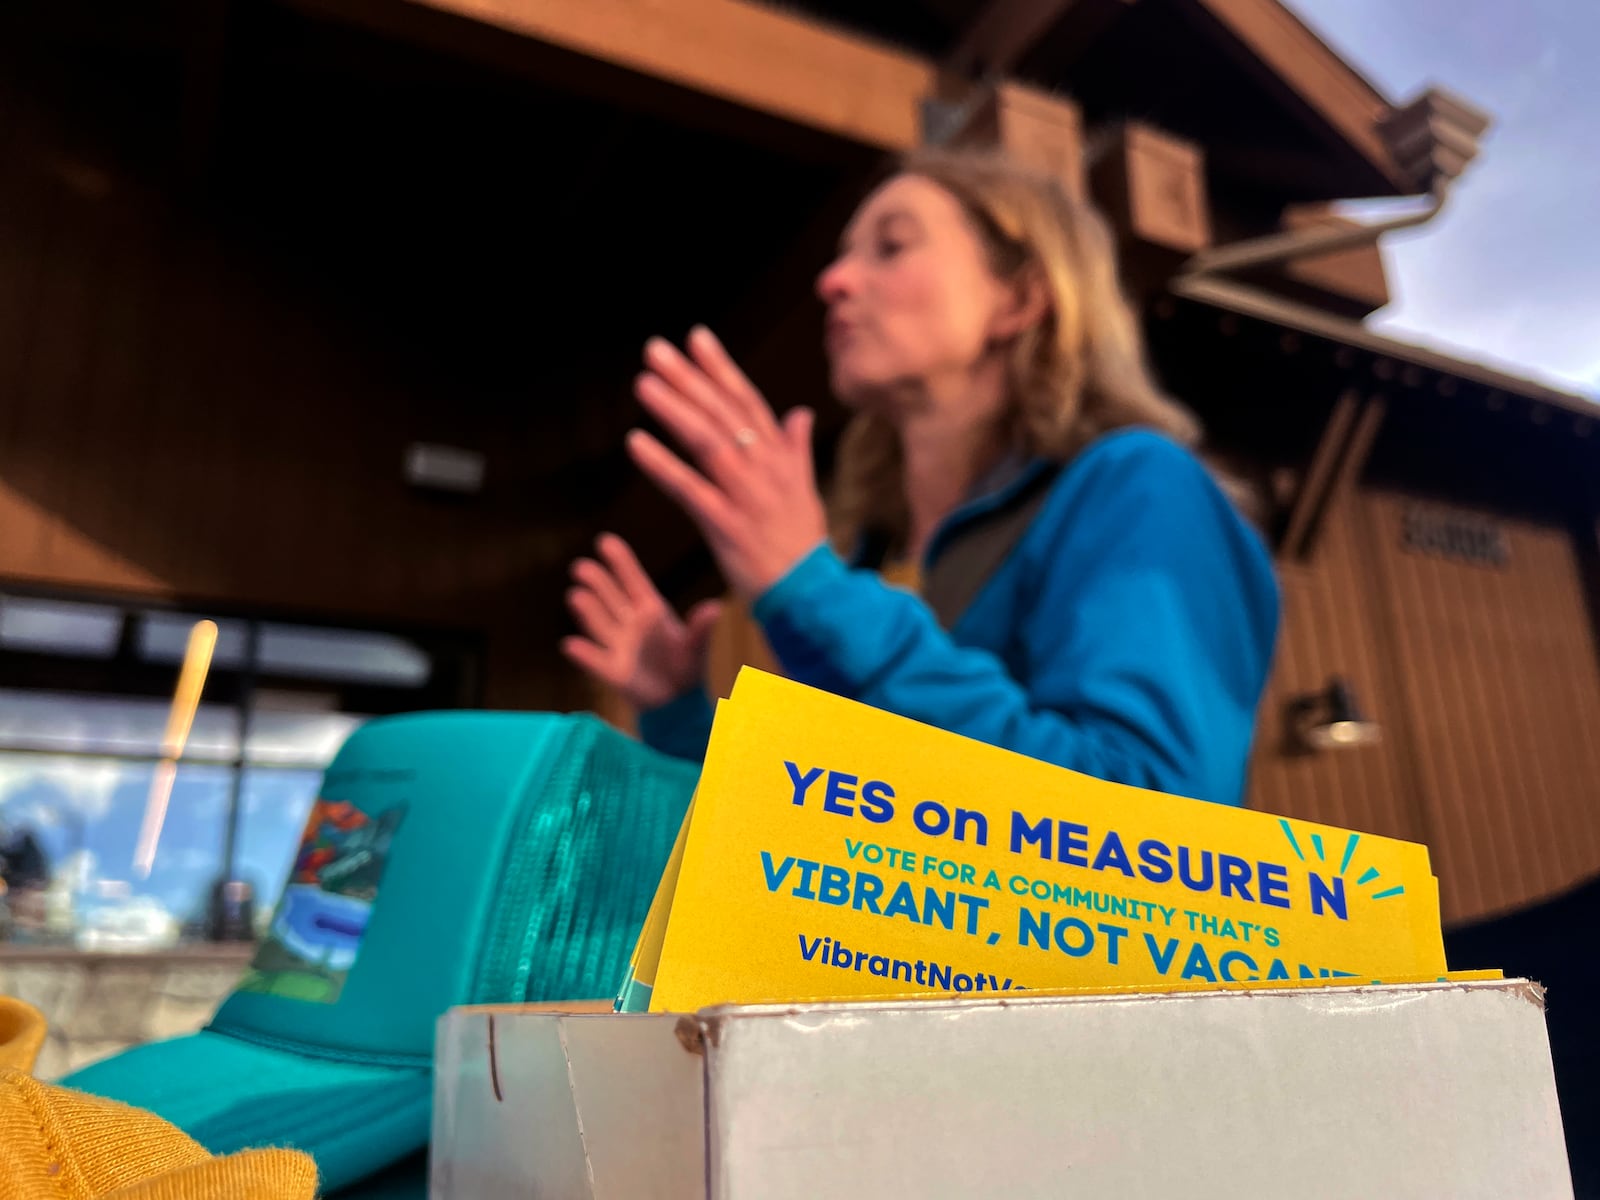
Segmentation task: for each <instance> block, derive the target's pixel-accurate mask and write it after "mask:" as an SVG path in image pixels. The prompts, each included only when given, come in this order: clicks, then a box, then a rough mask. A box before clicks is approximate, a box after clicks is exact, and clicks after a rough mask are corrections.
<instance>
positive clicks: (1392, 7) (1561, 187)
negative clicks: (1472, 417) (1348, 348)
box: [1287, 0, 1600, 399]
mask: <svg viewBox="0 0 1600 1200" xmlns="http://www.w3.org/2000/svg"><path fill="white" fill-rule="evenodd" d="M1287 2H1288V3H1289V5H1290V7H1291V8H1293V9H1294V10H1295V11H1296V12H1298V13H1299V14H1300V15H1301V16H1302V17H1303V18H1304V19H1305V20H1306V22H1307V23H1308V24H1310V25H1311V26H1312V27H1313V28H1314V29H1316V30H1317V32H1318V33H1320V34H1322V35H1323V37H1324V38H1325V39H1326V40H1327V41H1328V43H1329V44H1330V45H1332V46H1333V48H1334V49H1335V50H1337V51H1338V52H1339V53H1340V54H1341V55H1342V56H1343V57H1345V58H1346V59H1348V60H1349V61H1350V62H1351V63H1353V64H1354V65H1355V66H1356V67H1357V68H1358V69H1359V70H1360V71H1361V72H1362V73H1363V74H1365V75H1366V76H1367V78H1368V79H1370V80H1372V82H1373V83H1374V84H1376V85H1377V86H1378V87H1379V88H1380V89H1382V90H1383V91H1384V92H1385V93H1386V94H1387V95H1388V97H1389V99H1391V100H1393V101H1396V102H1401V101H1404V100H1408V99H1410V98H1411V96H1412V95H1414V94H1415V93H1416V92H1417V91H1419V90H1421V89H1422V88H1423V87H1424V86H1426V85H1428V84H1439V85H1442V86H1443V87H1446V88H1448V89H1450V90H1451V91H1454V92H1456V93H1458V94H1460V95H1461V96H1463V97H1465V98H1466V99H1468V100H1470V101H1471V102H1472V103H1474V104H1475V105H1477V106H1478V107H1479V108H1482V109H1485V110H1487V111H1488V112H1489V113H1490V114H1491V115H1492V116H1493V117H1494V119H1495V124H1494V127H1493V128H1492V129H1491V130H1490V132H1489V134H1488V135H1487V136H1486V138H1485V141H1484V146H1483V150H1482V155H1481V157H1480V158H1479V159H1478V161H1476V162H1475V163H1474V164H1473V165H1472V166H1471V167H1470V168H1469V169H1468V171H1467V173H1466V175H1464V176H1463V177H1462V179H1461V180H1460V181H1459V182H1458V183H1457V184H1456V185H1455V188H1454V191H1453V193H1452V195H1451V199H1450V204H1449V206H1448V207H1447V208H1446V209H1445V212H1444V213H1443V214H1442V215H1441V216H1440V217H1438V218H1437V219H1436V220H1434V221H1432V222H1430V223H1429V224H1428V225H1425V226H1423V227H1422V228H1421V229H1420V230H1418V231H1416V232H1415V233H1405V232H1402V233H1399V234H1395V235H1392V236H1390V237H1389V238H1386V239H1385V241H1384V246H1385V248H1386V252H1387V256H1388V266H1389V284H1390V290H1391V292H1392V293H1393V295H1394V299H1393V301H1392V302H1391V303H1390V305H1389V306H1388V307H1387V308H1386V309H1384V310H1382V311H1381V312H1380V313H1378V314H1377V315H1375V316H1374V317H1372V318H1371V320H1370V322H1369V323H1370V324H1371V325H1372V326H1373V327H1374V328H1377V329H1379V330H1382V331H1383V332H1385V333H1387V334H1389V335H1390V336H1394V337H1399V338H1403V339H1404V340H1407V341H1413V342H1422V343H1426V344H1429V345H1433V346H1436V347H1439V348H1442V349H1444V350H1447V351H1448V352H1450V353H1453V354H1456V355H1458V356H1462V357H1467V358H1472V359H1476V360H1478V361H1480V362H1488V363H1492V364H1494V365H1496V366H1500V367H1507V368H1510V369H1511V370H1513V371H1514V372H1515V373H1517V374H1520V375H1527V376H1531V377H1534V378H1540V379H1543V380H1545V381H1547V382H1550V383H1554V384H1556V385H1557V386H1561V387H1565V388H1567V389H1568V390H1573V391H1579V392H1583V393H1585V394H1587V395H1590V396H1593V397H1595V398H1597V399H1600V0H1521V3H1519V4H1513V3H1511V2H1509V0H1287Z"/></svg>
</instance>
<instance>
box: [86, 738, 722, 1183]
mask: <svg viewBox="0 0 1600 1200" xmlns="http://www.w3.org/2000/svg"><path fill="white" fill-rule="evenodd" d="M697 775H698V771H697V769H696V768H695V767H693V766H692V765H690V764H687V763H683V762H679V761H677V760H674V759H671V758H668V757H666V756H663V755H659V754H657V753H655V752H654V751H651V750H649V749H647V748H645V747H643V746H640V745H639V744H638V743H636V742H634V741H632V740H631V739H629V738H626V737H624V736H622V735H621V734H618V733H617V732H615V731H614V730H612V729H610V728H609V727H607V726H605V725H604V724H603V723H601V722H600V721H598V720H596V719H595V718H592V717H588V716H557V715H549V714H538V715H533V714H512V713H425V714H416V715H410V716H404V717H394V718H387V719H383V720H378V721H373V722H370V723H369V724H367V725H365V726H364V727H362V728H361V729H359V730H358V731H357V732H356V733H355V734H353V735H352V736H351V738H350V739H349V741H348V742H347V743H346V745H345V746H344V747H343V748H342V749H341V750H340V752H339V755H338V757H337V758H336V759H335V761H334V762H333V764H332V765H331V766H330V767H329V768H328V771H327V774H326V776H325V779H324V783H323V790H322V796H323V798H324V799H325V800H328V801H344V802H348V803H349V804H350V805H351V806H353V807H354V808H355V809H357V810H359V811H360V812H361V813H363V814H365V815H366V817H367V818H368V819H369V821H372V822H376V821H378V820H379V819H380V818H382V815H383V814H384V813H386V812H389V813H392V812H394V811H395V810H397V809H400V810H403V811H402V812H401V815H400V816H399V819H398V824H397V825H396V826H395V828H394V832H393V835H392V840H391V841H390V842H389V844H388V846H387V853H386V855H385V859H386V861H385V863H384V865H383V869H382V871H381V873H380V874H379V875H378V879H377V885H376V886H377V891H376V896H375V898H374V899H373V900H372V903H371V908H370V915H369V916H368V917H367V919H366V925H365V931H364V933H362V934H361V935H360V943H359V949H358V950H357V951H356V954H355V960H354V962H353V964H352V965H350V966H349V970H348V973H347V975H346V976H345V978H344V981H343V987H342V990H341V991H340V992H339V993H338V995H337V998H336V999H335V1000H334V1001H333V1002H331V1003H323V1002H320V1001H315V1000H307V999H297V998H290V997H288V996H285V995H277V994H257V993H254V992H250V991H245V990H241V991H237V992H235V993H234V994H233V995H232V996H231V997H230V998H229V999H228V1000H227V1001H226V1002H225V1003H224V1004H223V1006H222V1008H221V1009H220V1010H219V1011H218V1013H217V1016H216V1018H215V1020H214V1021H213V1022H212V1024H211V1025H210V1027H209V1028H208V1029H207V1030H205V1031H204V1032H202V1033H200V1034H198V1035H194V1036H191V1037H188V1038H180V1039H175V1040H172V1041H168V1042H163V1043H156V1044H153V1045H148V1046H143V1047H138V1048H135V1049H133V1050H130V1051H128V1052H126V1053H124V1054H121V1055H118V1056H116V1057H113V1058H111V1059H108V1060H105V1061H103V1062H101V1063H97V1064H95V1065H93V1066H90V1067H87V1068H85V1069H83V1070H81V1071H79V1072H77V1073H75V1074H74V1075H71V1076H69V1077H68V1078H67V1079H65V1080H63V1082H64V1083H66V1084H67V1085H68V1086H71V1087H77V1088H81V1089H83V1090H85V1091H89V1092H94V1093H97V1094H99V1095H104V1096H109V1097H112V1098H114V1099H118V1100H122V1101H124V1102H126V1103H130V1104H134V1105H137V1106H139V1107H141V1108H148V1109H151V1110H152V1111H154V1112H156V1113H159V1114H160V1115H162V1116H163V1117H166V1118H167V1119H168V1120H170V1121H172V1122H173V1123H174V1124H176V1125H178V1126H179V1127H180V1128H182V1129H184V1130H185V1131H186V1132H188V1133H189V1134H190V1135H191V1136H193V1137H194V1138H195V1139H196V1140H197V1141H199V1142H200V1143H201V1144H202V1145H204V1146H205V1147H206V1148H207V1149H209V1150H211V1151H212V1152H213V1153H229V1152H231V1151H234V1150H238V1149H243V1148H245V1147H248V1146H256V1145H288V1146H295V1147H298V1148H300V1149H304V1150H307V1151H309V1152H310V1153H311V1154H312V1155H313V1156H314V1157H315V1158H316V1159H317V1165H318V1169H319V1171H320V1172H321V1174H322V1182H323V1187H324V1188H326V1189H329V1190H334V1189H338V1188H341V1187H344V1186H347V1185H349V1184H352V1183H355V1182H357V1181H359V1180H361V1179H363V1178H365V1177H367V1176H369V1175H371V1174H372V1173H373V1172H375V1171H377V1170H379V1169H380V1168H382V1167H384V1166H386V1165H388V1164H392V1163H394V1162H396V1161H398V1160H400V1159H402V1158H404V1157H405V1156H406V1155H407V1154H410V1153H412V1152H414V1151H416V1150H417V1149H418V1148H420V1147H421V1146H423V1145H425V1143H426V1141H427V1137H428V1129H429V1121H430V1101H431V1086H432V1085H431V1076H430V1066H431V1061H432V1054H433V1037H434V1026H435V1023H436V1022H437V1020H438V1018H439V1016H440V1015H441V1014H442V1013H444V1012H445V1010H446V1009H448V1008H450V1007H452V1006H454V1005H459V1004H484V1003H515V1002H521V1001H538V1000H558V999H585V998H604V997H608V996H612V995H615V994H616V991H617V989H618V987H619V986H620V984H621V982H622V980H623V977H624V975H625V974H626V970H627V963H628V957H629V954H630V953H631V951H632V949H633V944H634V942H635V940H636V939H637V937H638V933H639V929H640V927H641V926H642V924H643V921H644V916H645V912H646V910H647V909H648V908H649V905H650V900H651V897H652V895H653V894H654V890H655V886H656V882H657V880H658V879H659V877H660V874H661V870H662V868H663V867H664V866H665V865H666V860H667V855H668V854H669V853H670V852H671V849H672V843H673V840H674V838H675V836H676V834H677V830H678V826H679V825H680V824H681V822H682V819H683V814H684V812H685V811H686V809H687V806H688V801H689V797H690V795H691V793H692V791H693V789H694V784H695V780H696V777H697ZM390 819H391V820H392V819H393V818H392V817H391V818H390ZM357 866H358V868H361V867H362V866H363V864H360V863H359V862H358V863H357ZM364 869H370V864H365V868H364ZM292 890H293V887H292V886H291V888H290V889H289V891H292ZM287 894H288V893H287V892H286V895H287ZM279 911H280V919H281V918H282V916H283V914H284V913H285V909H284V907H282V906H280V910H279Z"/></svg>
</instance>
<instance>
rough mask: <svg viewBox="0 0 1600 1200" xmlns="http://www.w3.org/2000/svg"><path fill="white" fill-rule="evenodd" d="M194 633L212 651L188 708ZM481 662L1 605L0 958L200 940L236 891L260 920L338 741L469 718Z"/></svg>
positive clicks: (275, 633)
mask: <svg viewBox="0 0 1600 1200" xmlns="http://www.w3.org/2000/svg"><path fill="white" fill-rule="evenodd" d="M201 621H210V622H212V623H214V626H215V631H216V638H215V643H214V647H213V649H212V651H211V654H210V661H209V665H208V666H207V667H206V669H205V671H204V675H203V686H202V687H201V689H200V691H199V693H198V703H194V704H192V705H187V706H186V705H184V704H183V703H182V702H181V700H180V701H178V702H177V703H175V691H176V690H177V684H178V679H179V675H180V672H181V671H182V669H183V665H184V661H185V655H186V651H187V649H188V647H189V641H190V636H191V633H192V631H193V630H194V629H195V627H196V625H197V624H198V623H199V622H201ZM477 662H478V649H477V646H476V644H475V643H474V642H473V641H472V640H471V639H469V638H463V637H457V636H453V635H441V634H437V633H429V634H415V633H404V632H399V631H393V630H370V629H350V628H336V627H331V626H326V625H315V624H296V623H286V622H278V621H268V620H262V619H257V618H253V617H250V616H241V615H237V614H211V613H200V612H180V611H172V610H165V609H149V608H141V607H132V606H127V605H118V604H107V603H92V602H86V601H82V600H76V599H68V598H60V597H37V596H21V595H0V939H5V938H9V939H11V940H16V941H28V942H36V943H54V944H64V945H74V946H77V947H80V948H82V949H125V950H138V949H156V948H163V947H167V946H171V945H174V944H176V943H178V942H181V941H193V940H205V939H206V938H208V937H210V936H212V935H213V934H214V933H215V932H216V929H217V926H216V918H217V915H218V906H217V904H216V903H215V902H214V900H213V897H214V896H217V895H219V894H221V892H222V891H223V888H224V885H233V886H232V887H230V888H228V892H229V894H230V895H232V894H234V893H236V891H237V884H239V883H241V882H242V883H244V884H248V885H249V888H250V890H251V892H252V893H253V895H254V898H255V916H256V919H257V921H258V922H259V921H261V920H264V919H266V917H267V916H268V915H269V910H270V908H271V905H272V902H273V900H274V898H275V897H276V895H277V892H278V890H279V888H280V887H281V885H282V882H283V879H284V877H285V875H286V874H287V872H288V869H289V865H290V862H291V859H292V856H293V854H294V850H295V847H296V846H297V845H298V842H299V838H300V833H301V830H302V828H303V826H304V823H305V819H306V814H307V812H308V811H309V809H310V805H311V802H312V800H313V799H315V798H316V794H317V789H318V787H319V786H320V783H321V778H322V770H323V768H324V767H325V766H326V765H327V764H328V762H329V761H331V759H332V758H333V756H334V755H335V754H336V753H337V752H338V749H339V747H340V746H341V745H342V744H343V743H344V740H345V739H346V738H347V737H348V736H349V735H350V733H351V732H352V731H353V730H355V729H356V728H357V727H358V726H359V725H360V724H361V722H362V721H364V720H366V719H368V718H370V717H372V716H377V715H382V714H387V713H394V712H404V711H410V710H415V709H423V708H453V707H460V706H462V705H466V704H471V703H475V702H476V700H477V697H476V695H475V693H474V688H475V684H474V680H475V679H476V673H477ZM175 708H177V709H179V710H180V713H181V716H182V717H186V718H187V728H186V732H185V731H184V724H185V722H184V721H183V720H181V719H180V720H178V721H176V722H175V721H174V719H173V717H174V709H175ZM177 734H183V736H182V737H181V742H182V745H181V748H179V747H177V746H176V744H175V743H174V741H173V739H174V737H175V735H177ZM175 750H176V751H177V752H176V753H174V751H175Z"/></svg>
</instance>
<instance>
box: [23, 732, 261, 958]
mask: <svg viewBox="0 0 1600 1200" xmlns="http://www.w3.org/2000/svg"><path fill="white" fill-rule="evenodd" d="M232 777H233V772H232V770H231V769H230V768H227V767H213V766H192V765H187V764H185V765H183V766H180V767H179V769H178V772H177V775H176V777H175V779H174V780H173V784H172V790H171V792H170V795H169V798H168V801H167V805H166V810H165V816H164V819H162V820H161V821H160V823H159V826H158V827H157V826H156V825H155V823H154V822H152V828H153V829H157V828H158V836H157V837H156V839H155V842H154V845H155V856H154V861H153V864H152V867H151V870H150V873H149V876H148V878H145V877H142V875H141V874H140V872H139V871H137V870H136V869H135V866H134V856H135V852H136V849H137V847H138V845H139V840H140V833H141V829H142V828H143V827H144V825H145V822H146V814H147V812H148V811H149V810H150V809H151V807H152V806H151V797H152V790H153V789H152V784H153V782H154V781H155V779H156V769H155V764H153V763H147V762H129V761H126V760H117V759H81V758H71V757H66V756H59V757H58V756H54V755H42V754H4V753H0V846H4V847H6V849H5V850H3V851H0V853H3V854H5V857H6V861H7V864H8V865H7V866H6V867H5V868H0V869H3V870H4V871H6V872H7V873H8V874H10V875H11V876H12V877H13V878H12V879H8V880H7V890H6V893H5V895H4V897H3V899H0V904H3V905H4V909H5V912H4V914H3V915H0V929H4V930H5V936H9V937H10V938H12V939H13V940H22V941H34V942H54V943H59V944H68V945H74V946H77V947H78V948H79V949H84V950H145V949H159V948H162V947H165V946H171V945H173V944H175V943H176V942H178V941H180V940H192V939H199V938H203V937H204V935H205V927H204V917H205V912H206V905H207V902H208V898H209V894H210V890H211V885H212V884H213V883H214V882H215V881H216V879H217V878H218V876H219V875H220V874H221V870H222V866H221V852H222V841H223V835H224V829H225V822H226V819H227V811H228V803H229V797H230V792H231V787H232ZM19 862H22V863H25V864H26V869H19V868H18V867H17V866H15V865H13V864H16V863H19ZM41 862H42V869H43V873H44V874H45V875H46V876H47V877H48V882H47V883H45V884H43V885H42V886H41V885H40V884H39V883H38V881H37V877H38V875H39V870H40V866H41Z"/></svg>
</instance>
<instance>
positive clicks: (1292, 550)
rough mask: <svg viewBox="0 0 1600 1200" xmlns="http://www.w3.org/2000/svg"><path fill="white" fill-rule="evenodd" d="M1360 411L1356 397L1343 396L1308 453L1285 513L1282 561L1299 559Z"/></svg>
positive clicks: (1359, 401) (1281, 545) (1349, 393)
mask: <svg viewBox="0 0 1600 1200" xmlns="http://www.w3.org/2000/svg"><path fill="white" fill-rule="evenodd" d="M1360 409H1361V400H1360V397H1358V396H1357V395H1356V393H1354V392H1345V393H1344V394H1343V395H1342V396H1340V397H1339V399H1338V401H1337V402H1335V404H1334V406H1333V412H1332V413H1331V414H1330V415H1329V417H1328V422H1327V424H1326V425H1324V426H1323V427H1322V436H1321V437H1319V438H1318V439H1317V448H1316V450H1315V451H1313V452H1312V455H1311V465H1310V466H1308V467H1307V468H1306V473H1305V477H1304V478H1303V479H1302V480H1301V482H1300V487H1299V489H1298V490H1297V491H1296V493H1295V499H1294V506H1293V507H1292V508H1291V509H1290V510H1289V524H1288V526H1287V528H1286V529H1285V530H1284V534H1283V540H1282V541H1281V542H1280V543H1279V545H1278V549H1279V552H1280V553H1281V554H1282V555H1283V557H1285V558H1289V559H1295V558H1299V557H1301V556H1302V554H1303V552H1304V550H1305V547H1306V544H1307V540H1308V538H1309V536H1310V533H1311V528H1312V525H1313V524H1314V523H1315V521H1316V517H1317V514H1318V513H1319V512H1321V511H1322V507H1323V505H1322V500H1323V497H1324V496H1325V495H1326V494H1327V491H1328V488H1329V487H1330V486H1331V484H1332V482H1333V479H1334V476H1335V475H1336V474H1337V472H1338V468H1339V455H1340V453H1341V452H1342V451H1343V450H1344V448H1345V444H1346V443H1347V442H1348V441H1349V440H1350V430H1351V428H1352V427H1353V426H1354V425H1355V420H1356V414H1357V413H1358V412H1359V411H1360Z"/></svg>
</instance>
